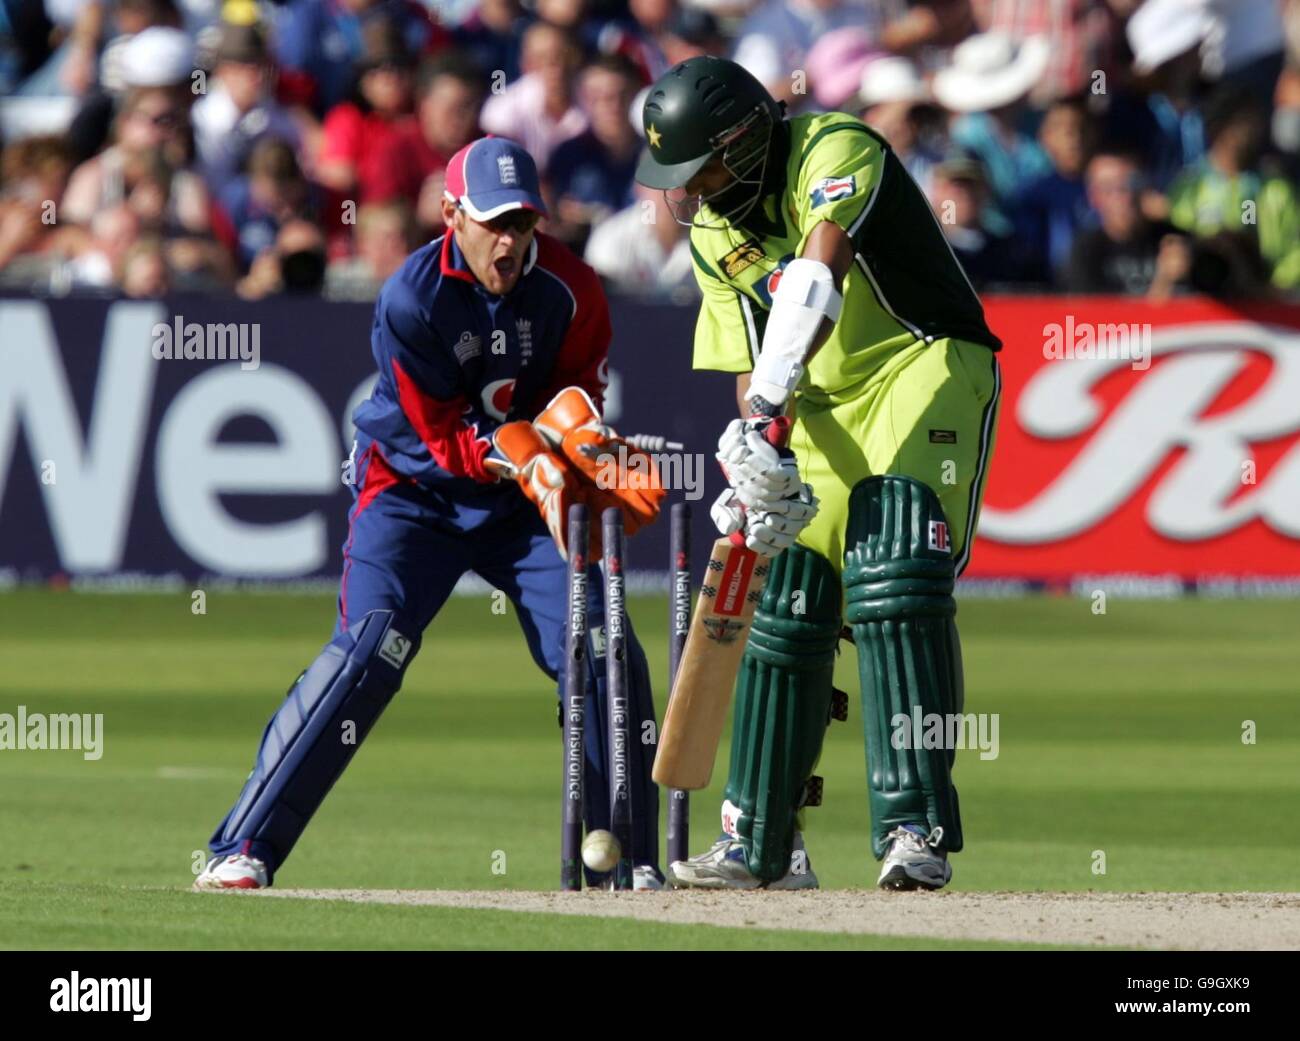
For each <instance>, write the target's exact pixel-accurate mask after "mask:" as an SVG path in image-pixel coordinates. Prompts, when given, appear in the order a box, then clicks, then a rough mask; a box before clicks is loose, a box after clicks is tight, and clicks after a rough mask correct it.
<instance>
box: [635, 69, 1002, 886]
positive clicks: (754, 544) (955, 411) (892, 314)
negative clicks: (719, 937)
mask: <svg viewBox="0 0 1300 1041" xmlns="http://www.w3.org/2000/svg"><path fill="white" fill-rule="evenodd" d="M642 118H643V122H644V127H645V137H646V141H647V149H646V152H645V153H644V155H643V156H642V159H641V161H640V165H639V167H638V170H637V179H638V180H639V181H640V182H641V183H642V184H644V185H646V186H648V187H651V188H657V189H661V190H663V191H664V193H665V196H666V198H667V201H668V203H669V205H670V207H671V208H672V210H673V212H674V215H675V216H676V218H677V219H678V221H679V222H681V223H683V224H688V225H689V226H690V227H691V233H690V234H691V254H692V256H693V258H694V264H695V276H696V279H697V281H698V282H699V286H700V289H701V291H702V293H703V298H704V299H703V303H702V305H701V308H700V313H699V318H698V321H697V325H696V331H695V346H694V366H695V368H699V369H714V370H721V371H724V372H734V373H736V374H737V400H738V402H739V404H740V409H741V417H742V418H740V419H735V420H732V421H731V422H730V424H729V425H727V427H726V429H725V431H724V432H723V434H722V437H721V439H720V441H719V450H718V458H719V461H720V462H721V463H722V467H723V471H724V473H725V474H726V477H727V481H728V485H729V487H728V489H727V490H726V492H724V494H723V495H722V496H721V497H720V498H719V499H718V501H717V502H716V503H715V504H714V506H713V509H712V516H713V519H714V521H715V523H717V525H718V527H719V529H720V530H721V531H722V532H723V534H724V535H725V534H731V533H733V532H738V533H740V535H743V537H744V540H745V544H746V545H747V546H748V547H749V548H751V549H753V550H755V551H756V552H758V553H760V554H763V555H764V556H768V557H771V558H773V559H772V562H771V568H770V572H769V576H768V579H767V584H766V587H765V589H764V592H763V595H762V600H761V602H760V603H759V606H758V609H757V611H756V613H755V616H754V620H753V624H752V629H751V633H750V637H749V642H748V644H747V647H746V649H745V653H744V657H743V659H742V662H741V667H740V674H739V678H738V681H737V686H736V704H735V711H734V717H733V719H734V722H733V733H732V742H731V763H730V772H729V775H728V779H727V785H726V791H725V797H724V802H723V806H722V829H723V834H722V835H721V837H720V839H719V841H718V842H717V843H715V844H714V846H713V847H712V848H711V849H710V850H709V851H708V852H707V853H704V854H701V855H699V856H696V857H692V858H691V859H689V860H686V861H678V862H676V863H674V864H673V865H672V866H671V868H670V871H671V876H672V879H673V881H674V882H675V883H676V884H677V885H679V886H700V887H706V888H718V889H724V888H736V889H753V888H759V887H767V888H771V889H797V888H809V887H815V886H816V885H817V878H816V875H815V874H814V873H813V871H812V868H811V864H810V863H809V862H808V859H807V854H806V851H805V849H804V847H803V839H802V828H801V824H800V821H801V816H802V813H801V811H802V808H803V807H804V806H805V805H806V804H810V803H815V802H816V801H817V799H818V797H819V796H818V793H819V789H820V780H819V779H818V778H815V777H814V776H813V770H814V768H815V766H816V764H817V761H818V758H819V756H820V754H821V748H822V742H823V740H824V738H825V735H826V729H827V727H828V725H829V723H830V720H831V716H832V708H833V697H834V691H833V687H832V682H831V680H832V673H833V670H834V662H835V652H836V647H837V642H838V640H839V638H840V634H841V630H842V627H843V626H844V624H845V623H847V625H848V627H849V630H850V631H851V633H852V638H853V642H854V644H855V645H856V648H857V652H858V661H859V668H860V674H861V698H862V716H863V726H864V730H865V736H866V755H867V777H868V788H869V791H868V802H869V805H870V811H871V829H872V835H871V839H872V852H873V854H874V856H875V858H876V859H877V860H880V861H883V864H882V866H881V871H880V875H879V880H878V884H879V885H880V886H881V887H882V888H886V889H939V888H941V887H942V886H944V885H945V884H947V882H948V881H949V880H950V879H951V878H952V869H951V866H950V865H949V862H948V855H949V854H950V853H955V852H957V851H959V850H960V849H961V848H962V825H961V814H960V810H959V808H958V802H957V791H956V789H955V788H954V786H953V780H952V768H953V760H954V750H953V749H952V748H916V747H912V745H913V744H914V742H913V741H912V740H910V737H911V733H912V731H911V729H910V722H909V727H908V728H906V729H904V728H902V727H901V726H896V723H897V720H898V719H899V718H903V717H905V718H906V719H908V720H909V721H910V720H911V719H912V718H913V716H914V714H915V713H920V714H921V716H922V717H923V718H925V719H927V720H928V719H930V718H931V717H932V716H933V715H937V716H940V717H946V716H947V715H948V714H952V713H960V712H961V711H962V708H963V694H962V665H961V652H960V647H959V644H958V638H957V629H956V625H955V621H954V619H955V614H956V604H955V602H954V600H953V585H954V580H955V578H956V576H957V575H959V574H960V573H961V571H962V569H963V567H964V566H965V564H966V562H967V561H968V560H969V557H970V547H971V541H972V538H973V536H974V533H975V527H976V522H977V520H978V517H979V508H980V500H981V496H982V494H983V489H984V482H985V478H986V476H987V474H988V465H989V457H990V454H991V452H992V449H993V441H994V433H995V426H996V422H997V411H998V396H999V383H1000V379H999V373H998V364H997V358H996V352H997V351H998V350H999V349H1000V348H1001V342H1000V341H999V340H998V338H997V337H996V336H994V335H993V333H992V332H991V331H990V330H989V327H988V325H987V324H986V323H985V320H984V311H983V308H982V306H981V304H980V301H979V298H978V296H977V294H976V293H975V291H974V289H973V288H972V287H971V284H970V282H969V281H968V279H967V278H966V275H965V273H964V272H963V271H962V268H961V265H960V264H959V263H958V261H957V259H956V257H955V256H954V255H953V253H952V250H951V249H950V248H949V247H948V245H947V241H946V239H945V237H944V234H943V231H942V229H941V228H940V226H939V224H938V221H937V219H936V217H935V214H934V212H933V211H932V210H931V208H930V206H929V204H928V203H927V202H926V200H925V197H924V196H923V195H922V193H921V191H920V190H919V189H918V188H917V186H916V184H915V183H914V182H913V181H912V179H911V178H910V177H909V175H908V174H907V172H906V171H905V169H904V168H903V165H902V164H901V162H900V161H899V160H898V158H897V157H896V156H895V155H894V153H893V151H892V150H891V149H890V146H889V143H888V142H887V141H886V140H885V139H884V138H883V137H882V136H881V135H880V134H879V133H877V132H876V131H875V130H873V129H871V128H870V127H868V126H866V125H865V124H864V123H862V122H861V121H860V120H858V119H856V118H854V117H852V116H849V115H845V114H841V113H825V114H814V115H800V116H795V117H793V118H786V116H785V109H784V105H783V104H778V103H777V102H776V101H774V100H773V99H772V97H771V96H770V95H769V94H768V93H767V91H766V90H765V89H764V88H763V87H762V85H761V84H760V83H759V82H758V81H757V80H756V79H755V78H754V77H753V76H751V75H750V74H749V73H748V72H746V71H745V70H744V69H743V68H741V67H740V66H739V65H737V64H735V63H734V62H730V61H727V60H725V59H721V58H715V57H698V58H691V59H689V60H687V61H684V62H682V63H680V64H678V65H676V66H674V67H673V68H672V69H670V70H669V71H668V72H667V73H665V74H664V76H663V77H662V78H661V79H660V80H659V81H658V82H657V83H655V84H654V86H653V87H652V88H651V90H650V92H649V94H648V95H647V97H646V100H645V103H644V107H643V111H642ZM782 417H788V420H787V419H784V418H782ZM786 422H789V423H790V428H789V435H788V440H786V441H785V442H784V444H783V445H782V443H781V442H782V439H781V438H780V437H774V436H772V434H773V431H772V430H771V429H770V428H771V427H772V425H773V424H777V425H778V429H779V428H780V427H781V426H784V425H785V423H786Z"/></svg>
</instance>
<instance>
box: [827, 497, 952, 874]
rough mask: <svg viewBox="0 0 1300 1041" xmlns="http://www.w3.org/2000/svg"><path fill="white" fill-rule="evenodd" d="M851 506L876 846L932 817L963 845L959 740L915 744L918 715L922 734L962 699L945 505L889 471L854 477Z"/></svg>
mask: <svg viewBox="0 0 1300 1041" xmlns="http://www.w3.org/2000/svg"><path fill="white" fill-rule="evenodd" d="M848 514H849V519H848V530H847V533H846V538H845V543H844V544H845V546H846V549H845V553H844V586H845V596H846V601H847V603H846V608H845V611H846V619H847V621H848V623H849V625H850V626H851V627H852V631H853V642H854V645H855V646H856V647H857V649H858V668H859V670H860V673H861V680H862V717H863V726H864V728H865V730H866V746H867V783H868V789H869V801H870V804H871V824H872V850H873V852H874V853H875V856H876V858H877V859H880V858H881V857H883V856H884V854H885V847H886V841H885V836H887V835H888V834H889V833H890V832H891V831H893V829H894V828H896V827H897V826H898V825H900V824H923V823H924V824H928V826H929V827H930V828H935V827H941V828H943V841H942V846H943V848H944V849H946V850H949V851H952V852H956V851H957V850H959V849H961V846H962V835H961V815H960V812H959V809H958V806H957V789H956V788H954V787H953V784H952V765H953V759H954V757H955V755H956V749H954V748H924V747H915V746H916V745H917V744H918V742H916V741H915V740H914V739H913V738H914V736H915V729H914V725H913V721H914V720H915V719H916V718H917V716H918V715H919V716H920V717H921V722H922V728H921V729H922V734H924V726H925V724H926V723H928V722H930V720H932V719H933V718H934V716H935V715H936V714H937V715H939V716H942V717H943V718H944V720H945V721H946V720H947V719H948V718H950V716H951V715H953V714H956V713H960V712H961V710H962V702H963V700H964V697H963V690H962V667H961V649H960V645H959V643H958V642H957V627H956V624H955V622H954V620H953V619H954V616H955V615H956V613H957V604H956V602H955V601H954V600H953V598H952V589H953V582H954V579H955V572H954V566H953V559H952V554H951V552H950V551H949V549H948V545H949V540H948V532H947V522H946V521H945V519H944V514H943V507H942V506H941V505H940V504H939V499H938V497H937V496H936V495H935V494H934V492H933V491H931V490H930V489H929V488H927V487H926V486H925V485H924V484H921V483H920V482H919V481H914V480H912V479H911V478H909V477H901V476H896V475H889V476H884V477H869V478H867V479H866V480H864V481H861V482H859V483H858V484H857V485H855V486H854V488H853V491H852V492H851V493H850V495H849V511H848ZM946 729H947V728H946V727H945V728H944V732H946ZM924 743H925V742H924V741H922V742H920V744H924ZM897 745H902V746H903V747H896V746H897Z"/></svg>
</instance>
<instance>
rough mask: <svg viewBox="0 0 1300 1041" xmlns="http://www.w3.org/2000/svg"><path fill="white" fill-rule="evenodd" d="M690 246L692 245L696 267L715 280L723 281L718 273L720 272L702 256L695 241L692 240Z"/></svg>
mask: <svg viewBox="0 0 1300 1041" xmlns="http://www.w3.org/2000/svg"><path fill="white" fill-rule="evenodd" d="M690 246H691V258H692V259H693V260H694V261H695V265H696V267H698V268H699V269H700V270H701V271H703V272H704V273H705V274H706V275H708V276H709V277H710V278H711V279H713V280H714V281H715V282H721V281H722V278H721V276H720V275H718V273H717V272H716V271H714V270H713V268H711V267H709V262H708V261H707V260H705V259H704V258H703V257H702V256H700V251H699V250H698V249H696V248H695V243H694V242H692V243H691V244H690Z"/></svg>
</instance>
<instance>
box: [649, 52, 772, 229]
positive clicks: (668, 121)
mask: <svg viewBox="0 0 1300 1041" xmlns="http://www.w3.org/2000/svg"><path fill="white" fill-rule="evenodd" d="M641 118H642V122H643V123H644V126H645V139H646V142H647V146H646V150H645V152H644V153H643V154H642V156H641V161H640V162H639V163H638V164H637V170H636V179H637V180H638V181H640V182H641V183H642V184H644V185H645V186H646V187H648V188H659V189H661V190H664V191H674V190H680V189H682V188H683V187H684V186H685V185H686V182H687V181H689V180H690V179H691V178H692V177H694V176H695V174H697V173H698V172H699V171H700V170H701V169H703V167H704V165H705V164H706V163H707V162H708V161H709V160H710V159H711V158H712V157H713V156H714V155H718V156H719V157H720V158H721V159H722V162H723V164H724V166H725V167H726V169H727V171H728V172H729V173H730V174H731V175H732V180H731V181H730V182H729V183H728V184H727V185H726V186H725V187H724V188H722V189H720V190H719V191H716V192H713V193H712V194H711V195H709V196H707V197H704V198H700V199H698V200H697V202H698V203H707V204H708V206H709V209H710V210H711V211H712V212H713V213H714V214H715V215H716V216H717V217H719V218H721V219H722V220H724V221H726V220H731V221H736V220H739V219H740V218H742V217H743V216H744V215H745V214H746V213H748V212H749V210H750V209H751V208H752V207H753V205H754V204H755V203H756V202H757V201H758V200H759V198H761V197H762V194H763V179H764V174H765V172H766V170H767V161H768V156H769V152H770V146H771V144H772V140H773V133H774V131H775V129H776V127H777V126H778V125H779V124H780V123H781V121H782V119H783V118H784V106H782V105H780V104H778V103H777V102H776V101H774V100H773V98H772V96H771V95H770V94H769V93H768V92H767V90H766V88H764V86H763V85H762V84H761V83H759V82H758V80H756V79H755V78H754V77H753V76H752V75H751V74H750V73H749V72H747V71H746V70H745V69H744V68H742V67H741V66H739V65H737V64H736V63H735V62H734V61H728V60H727V59H726V58H715V57H713V56H712V55H701V56H699V57H695V58H688V59H686V61H683V62H679V63H678V64H676V65H674V66H673V67H672V68H671V69H669V70H668V71H667V72H666V73H664V74H663V76H661V77H660V78H659V80H658V82H656V83H655V84H654V86H652V87H651V88H650V92H649V94H648V95H646V99H645V104H644V105H643V106H642V110H641ZM679 194H680V191H679ZM683 202H685V199H684V198H682V199H677V200H674V199H672V198H670V199H669V203H670V205H671V206H672V208H673V210H674V215H675V216H677V218H678V220H679V221H681V222H682V223H684V224H691V223H696V224H698V223H699V222H698V221H696V220H695V219H694V216H695V215H692V219H691V220H683V219H682V215H681V210H680V206H681V204H682V203H683Z"/></svg>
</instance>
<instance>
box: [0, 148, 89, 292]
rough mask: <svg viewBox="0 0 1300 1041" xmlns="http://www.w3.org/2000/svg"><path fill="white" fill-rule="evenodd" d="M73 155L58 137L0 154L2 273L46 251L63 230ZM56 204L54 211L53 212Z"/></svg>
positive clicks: (0, 258)
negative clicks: (62, 206)
mask: <svg viewBox="0 0 1300 1041" xmlns="http://www.w3.org/2000/svg"><path fill="white" fill-rule="evenodd" d="M71 172H72V155H71V152H70V150H69V149H68V146H67V144H66V143H65V142H64V141H63V140H61V139H60V138H58V137H53V136H51V137H29V138H27V139H25V140H23V141H16V142H14V143H13V144H11V145H9V146H8V147H7V148H6V149H5V150H4V153H3V155H2V156H0V182H2V183H3V184H4V191H3V193H0V271H3V270H5V269H7V268H8V267H9V266H10V264H12V263H13V262H14V261H15V260H16V259H17V258H18V257H20V256H22V255H23V254H31V253H37V252H40V251H42V250H43V249H44V248H45V247H46V246H47V245H49V243H50V241H51V239H52V238H54V237H55V236H56V234H57V231H58V225H57V224H54V225H51V223H50V220H49V215H50V213H51V212H53V214H54V215H55V217H56V218H57V215H58V212H59V205H60V203H61V201H62V199H63V193H64V189H65V188H66V186H67V183H68V176H69V174H70V173H71ZM51 206H52V207H53V210H52V211H51Z"/></svg>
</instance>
